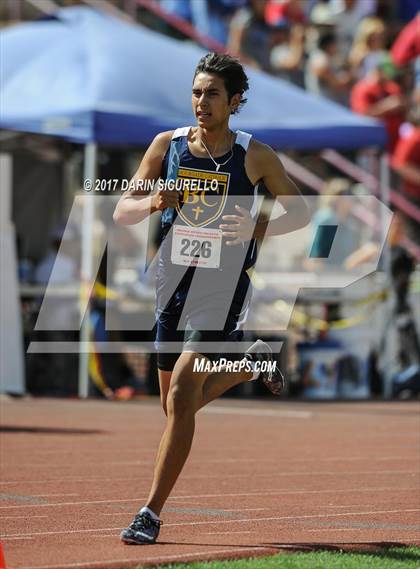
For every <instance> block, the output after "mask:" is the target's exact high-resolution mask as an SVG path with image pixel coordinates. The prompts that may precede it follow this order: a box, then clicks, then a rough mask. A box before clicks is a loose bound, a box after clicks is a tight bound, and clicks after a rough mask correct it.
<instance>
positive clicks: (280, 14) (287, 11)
mask: <svg viewBox="0 0 420 569" xmlns="http://www.w3.org/2000/svg"><path fill="white" fill-rule="evenodd" d="M265 20H266V22H267V23H268V24H270V25H271V26H276V25H278V24H279V22H284V23H285V24H288V25H289V26H290V25H294V24H300V25H304V24H305V23H306V16H305V12H304V11H303V2H302V0H285V1H284V2H282V3H281V4H280V3H279V2H278V1H277V0H269V1H268V3H267V5H266V7H265Z"/></svg>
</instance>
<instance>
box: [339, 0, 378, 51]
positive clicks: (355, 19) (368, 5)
mask: <svg viewBox="0 0 420 569" xmlns="http://www.w3.org/2000/svg"><path fill="white" fill-rule="evenodd" d="M333 6H334V8H335V11H336V28H335V32H336V34H337V39H338V51H339V54H340V55H341V56H342V57H343V58H347V56H348V54H349V52H350V49H351V45H352V43H353V37H354V30H355V29H356V28H357V25H358V24H359V22H360V21H361V20H362V19H363V18H366V17H367V16H371V15H373V14H374V13H375V9H376V0H340V1H336V2H333Z"/></svg>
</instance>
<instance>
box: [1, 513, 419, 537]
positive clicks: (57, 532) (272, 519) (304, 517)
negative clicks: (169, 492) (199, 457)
mask: <svg viewBox="0 0 420 569" xmlns="http://www.w3.org/2000/svg"><path fill="white" fill-rule="evenodd" d="M403 512H404V513H408V512H420V508H413V509H406V510H374V511H369V512H342V513H340V514H311V515H307V516H273V517H269V518H247V519H242V520H215V521H202V522H197V521H195V522H179V523H178V522H177V523H171V524H165V527H166V528H168V527H176V526H195V525H213V524H246V523H251V522H252V523H256V522H268V521H283V520H307V519H319V518H341V517H343V516H371V515H374V514H400V513H403ZM120 530H121V528H120V527H117V528H115V527H114V528H93V529H75V530H65V531H41V532H36V533H21V534H9V535H7V534H6V535H4V536H0V537H1V538H2V539H3V540H5V541H6V540H7V539H10V538H18V537H35V536H38V535H62V534H70V533H91V532H95V531H99V532H103V531H120Z"/></svg>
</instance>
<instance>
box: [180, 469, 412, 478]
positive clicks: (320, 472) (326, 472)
mask: <svg viewBox="0 0 420 569" xmlns="http://www.w3.org/2000/svg"><path fill="white" fill-rule="evenodd" d="M314 474H316V475H327V476H352V475H353V474H374V475H375V476H376V475H378V474H379V475H382V474H412V475H413V476H414V475H417V474H420V471H419V470H346V471H345V472H339V471H337V470H318V471H316V470H311V471H310V472H302V471H301V470H300V471H295V472H284V471H283V472H269V473H267V474H254V473H248V474H214V475H210V476H209V475H208V474H197V475H193V474H192V475H189V476H183V477H182V479H183V480H193V479H194V478H205V479H206V480H208V479H209V478H250V477H252V478H266V477H271V478H272V477H273V476H313V475H314Z"/></svg>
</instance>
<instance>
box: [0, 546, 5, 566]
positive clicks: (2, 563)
mask: <svg viewBox="0 0 420 569" xmlns="http://www.w3.org/2000/svg"><path fill="white" fill-rule="evenodd" d="M0 569H6V560H5V558H4V552H3V544H2V542H1V541H0Z"/></svg>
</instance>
